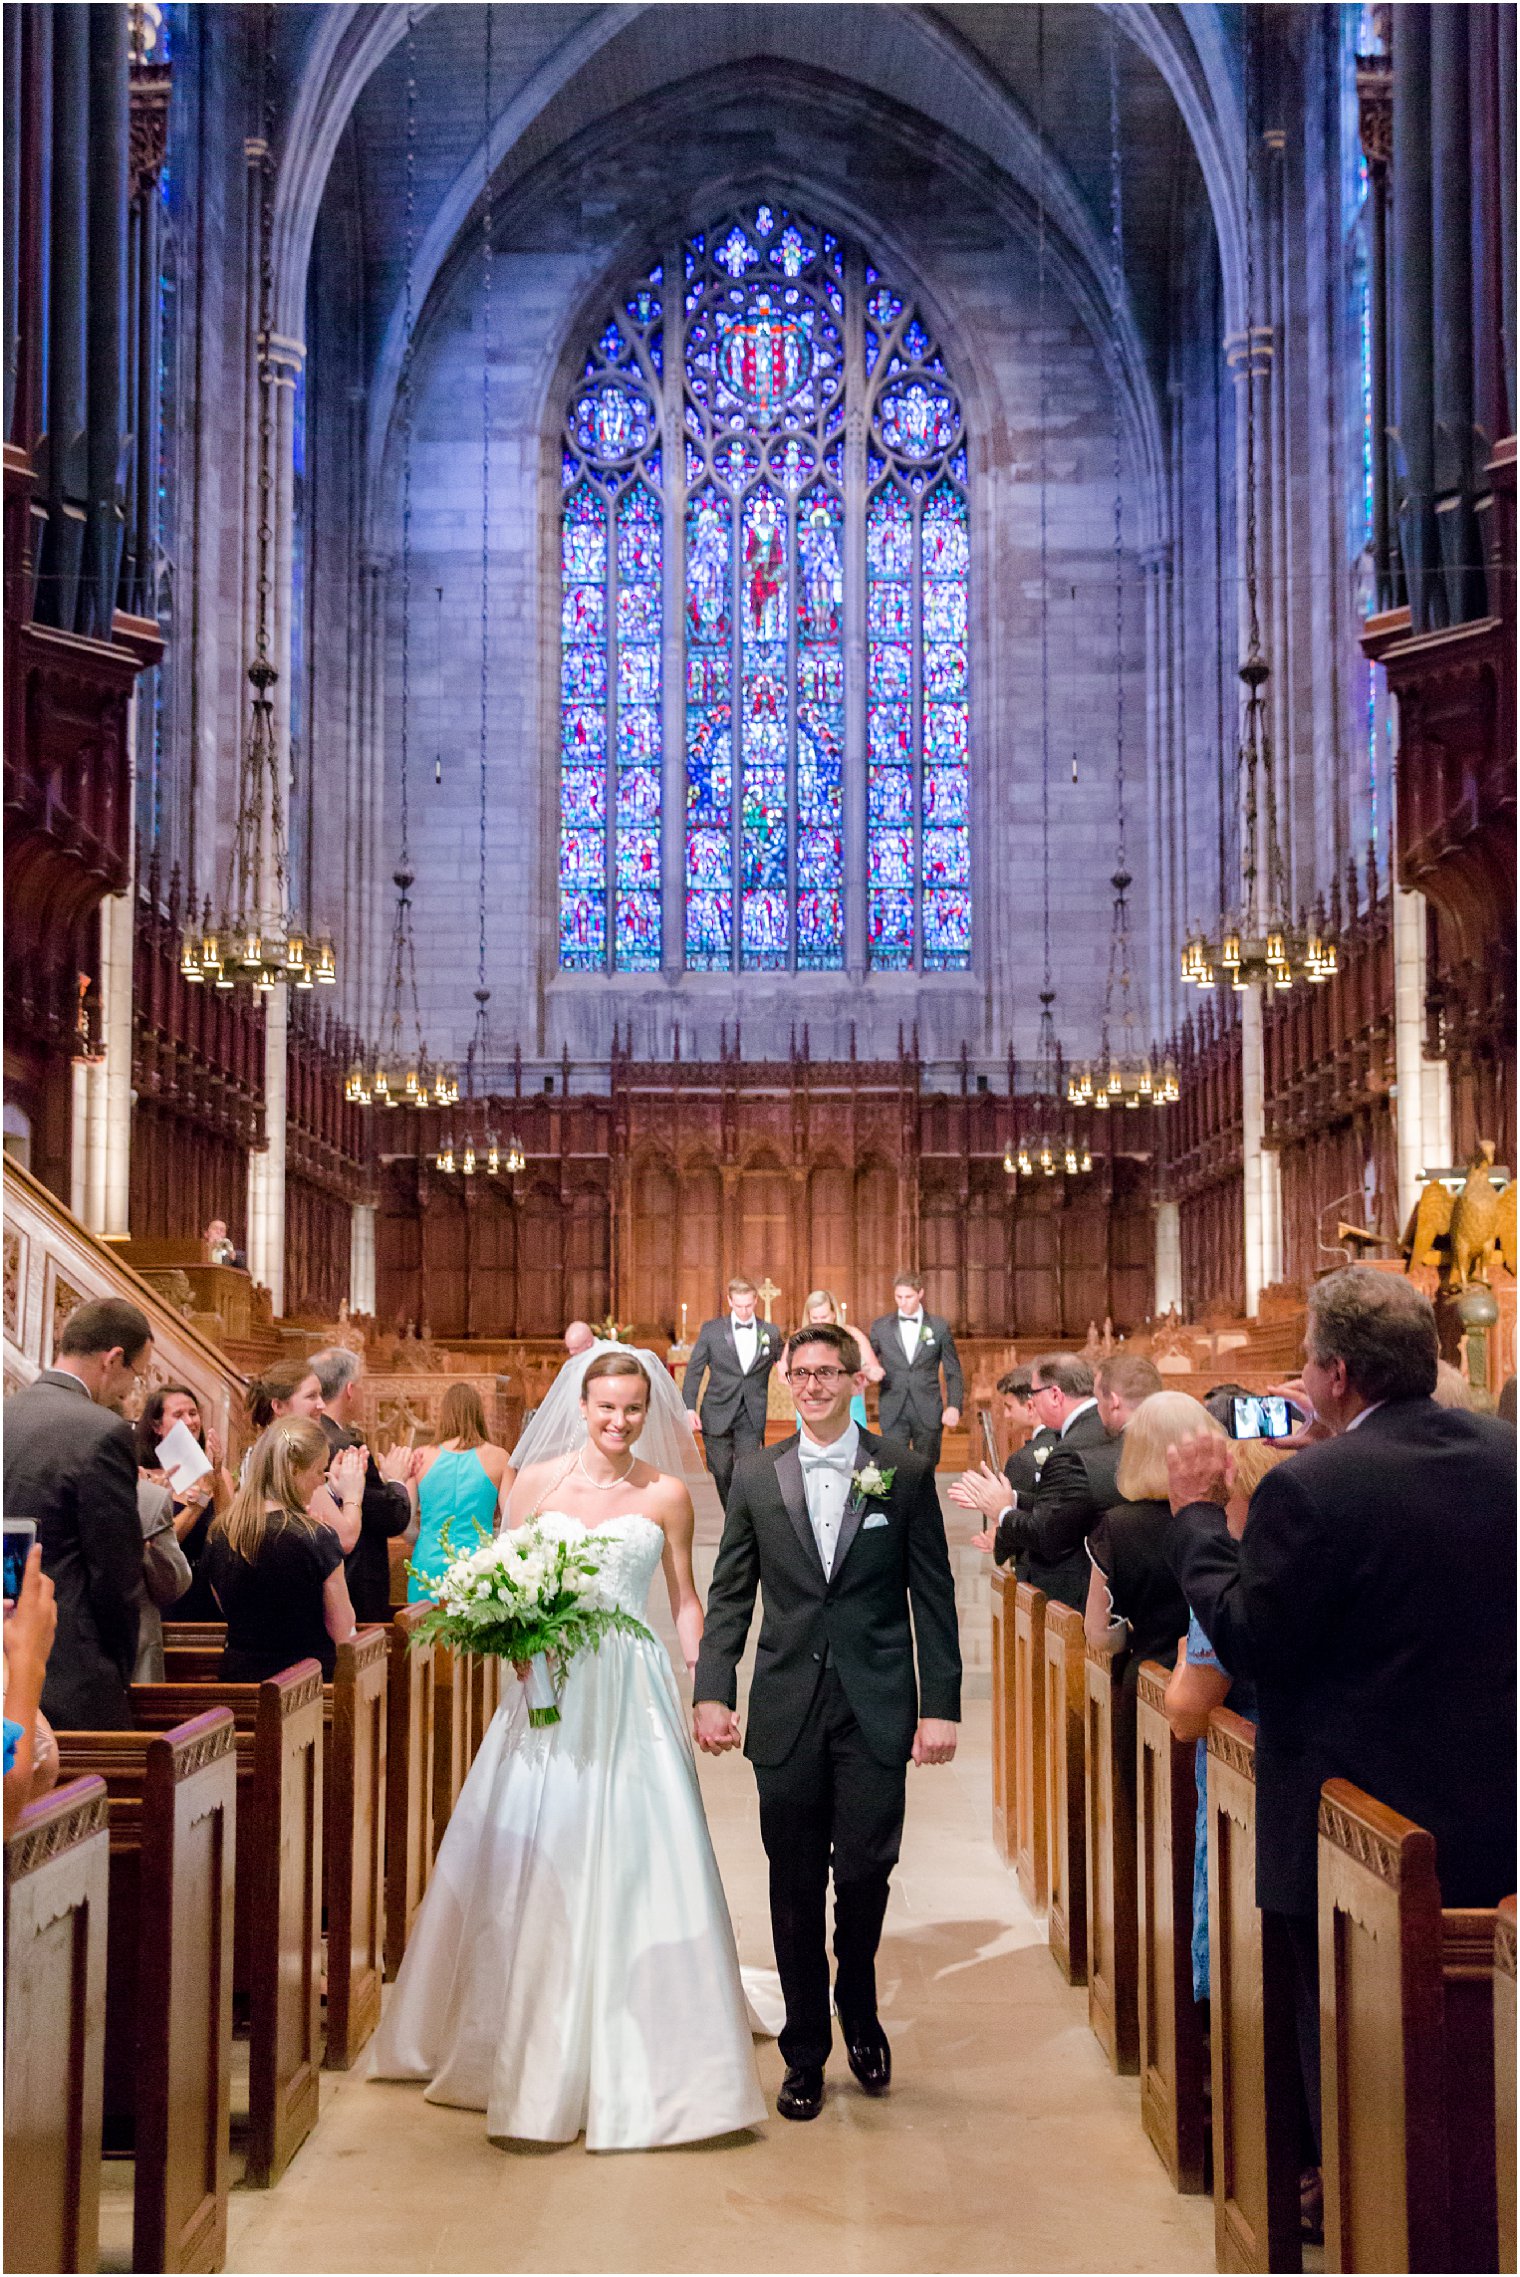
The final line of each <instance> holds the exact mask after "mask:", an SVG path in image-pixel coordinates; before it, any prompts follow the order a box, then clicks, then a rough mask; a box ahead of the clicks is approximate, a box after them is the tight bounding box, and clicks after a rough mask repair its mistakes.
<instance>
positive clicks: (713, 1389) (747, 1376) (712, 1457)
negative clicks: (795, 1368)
mask: <svg viewBox="0 0 1520 2277" xmlns="http://www.w3.org/2000/svg"><path fill="white" fill-rule="evenodd" d="M758 1303H759V1296H758V1293H757V1291H756V1288H755V1284H754V1282H753V1281H745V1280H733V1281H730V1282H729V1284H728V1311H727V1313H725V1314H723V1315H722V1316H721V1317H720V1318H719V1319H717V1320H705V1321H704V1322H703V1323H702V1326H701V1328H700V1329H699V1330H698V1332H697V1341H696V1343H695V1344H694V1345H693V1346H692V1348H691V1358H690V1359H689V1360H688V1361H687V1363H686V1378H685V1382H684V1383H683V1385H682V1387H681V1391H682V1397H683V1398H684V1399H685V1401H686V1405H687V1407H688V1409H689V1410H690V1413H691V1427H692V1429H693V1431H696V1432H699V1433H700V1434H701V1439H702V1448H703V1452H704V1454H705V1456H706V1458H707V1467H708V1469H709V1470H710V1471H711V1472H712V1475H713V1484H714V1485H715V1486H716V1488H717V1490H718V1499H719V1501H720V1502H721V1503H722V1504H723V1507H724V1509H725V1510H726V1509H727V1508H728V1489H729V1482H730V1480H731V1479H732V1478H733V1475H734V1464H735V1463H736V1462H737V1461H738V1459H739V1457H740V1456H741V1455H748V1454H750V1453H752V1452H753V1451H754V1449H755V1448H756V1447H763V1446H764V1445H765V1405H766V1400H767V1397H768V1395H769V1391H770V1380H771V1370H772V1368H773V1367H774V1366H775V1365H776V1362H777V1361H778V1360H779V1359H780V1357H781V1333H780V1330H779V1329H775V1328H773V1327H772V1326H771V1324H770V1322H769V1321H768V1320H758V1319H757V1318H756V1317H755V1312H756V1306H757V1305H758ZM704 1377H705V1378H706V1381H707V1389H706V1392H705V1394H704V1393H703V1389H702V1383H703V1378H704ZM699 1400H700V1403H701V1404H700V1407H699V1405H698V1402H699Z"/></svg>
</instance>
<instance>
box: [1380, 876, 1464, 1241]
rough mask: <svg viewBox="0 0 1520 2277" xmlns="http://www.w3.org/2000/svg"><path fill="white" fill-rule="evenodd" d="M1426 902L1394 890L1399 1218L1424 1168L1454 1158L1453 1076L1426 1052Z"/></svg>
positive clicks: (1413, 1197) (1409, 1204) (1406, 1209)
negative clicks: (1452, 1140) (1452, 1133)
mask: <svg viewBox="0 0 1520 2277" xmlns="http://www.w3.org/2000/svg"><path fill="white" fill-rule="evenodd" d="M1425 925H1426V903H1425V896H1424V895H1423V894H1422V893H1400V892H1399V891H1397V889H1395V892H1394V896H1393V1065H1394V1075H1395V1078H1396V1080H1397V1083H1398V1097H1397V1099H1396V1101H1395V1103H1394V1104H1395V1113H1394V1135H1395V1141H1396V1144H1397V1148H1398V1178H1399V1190H1398V1191H1399V1199H1398V1211H1399V1223H1400V1224H1401V1225H1402V1224H1405V1223H1406V1222H1407V1220H1408V1217H1409V1213H1410V1211H1411V1210H1412V1209H1413V1208H1414V1205H1415V1203H1416V1202H1417V1201H1418V1199H1419V1195H1420V1173H1421V1171H1423V1170H1432V1169H1444V1168H1445V1167H1446V1165H1447V1164H1449V1163H1450V1161H1451V1082H1450V1077H1449V1075H1448V1072H1447V1067H1446V1062H1445V1061H1444V1060H1429V1059H1427V1058H1426V1057H1425V987H1426V931H1425Z"/></svg>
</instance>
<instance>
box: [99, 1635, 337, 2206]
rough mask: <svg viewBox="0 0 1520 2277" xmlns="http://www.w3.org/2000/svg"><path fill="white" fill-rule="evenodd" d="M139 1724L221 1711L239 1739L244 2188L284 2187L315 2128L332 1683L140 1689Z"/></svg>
mask: <svg viewBox="0 0 1520 2277" xmlns="http://www.w3.org/2000/svg"><path fill="white" fill-rule="evenodd" d="M132 1706H133V1712H134V1714H135V1715H136V1717H137V1721H138V1724H139V1725H140V1726H142V1727H143V1728H145V1729H149V1730H155V1731H166V1730H169V1729H170V1728H172V1727H173V1726H174V1725H175V1724H178V1723H182V1722H183V1721H184V1720H185V1718H186V1717H188V1716H193V1715H198V1714H200V1713H201V1711H202V1710H203V1709H206V1708H211V1707H224V1708H230V1709H231V1711H232V1716H233V1721H234V1723H235V1724H236V1727H237V1767H238V1784H237V1888H236V1897H235V1902H234V1907H233V1993H234V1998H235V1999H236V2000H237V2001H238V2002H239V2004H240V2006H241V2007H242V2008H243V2010H244V2012H245V2013H246V2016H247V2019H248V2036H249V2049H248V2157H247V2167H246V2171H245V2175H244V2180H245V2181H246V2182H248V2183H250V2184H252V2185H253V2186H255V2187H258V2188H263V2187H266V2186H267V2185H268V2184H270V2183H272V2182H277V2181H278V2180H279V2178H280V2176H281V2175H282V2174H283V2173H284V2171H285V2169H286V2167H287V2166H288V2165H289V2164H290V2162H291V2160H292V2158H294V2156H295V2154H296V2152H297V2151H298V2150H299V2149H300V2147H301V2145H302V2143H303V2142H304V2141H305V2140H306V2137H307V2136H308V2135H309V2134H310V2133H311V2130H312V2128H313V2127H314V2126H315V2124H316V2118H317V2097H318V2088H319V2068H320V2050H321V2039H320V2012H319V2005H318V2004H319V1994H320V1987H319V1975H320V1970H321V1965H322V1912H321V1906H322V1885H321V1870H322V1671H321V1669H320V1668H319V1666H318V1665H317V1663H316V1661H314V1660H300V1661H297V1662H296V1664H295V1666H294V1667H293V1668H287V1669H284V1670H282V1672H281V1673H280V1674H279V1675H278V1676H273V1677H270V1678H269V1679H268V1681H267V1682H265V1683H263V1684H212V1685H207V1684H134V1685H133V1687H132Z"/></svg>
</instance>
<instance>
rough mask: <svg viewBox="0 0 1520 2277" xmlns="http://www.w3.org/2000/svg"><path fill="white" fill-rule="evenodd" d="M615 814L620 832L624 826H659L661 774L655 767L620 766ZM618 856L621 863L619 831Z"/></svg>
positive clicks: (630, 827) (629, 827)
mask: <svg viewBox="0 0 1520 2277" xmlns="http://www.w3.org/2000/svg"><path fill="white" fill-rule="evenodd" d="M617 818H618V830H619V833H621V832H622V831H623V830H624V829H625V828H627V829H634V828H654V829H657V828H658V825H659V820H660V776H659V770H658V769H657V768H655V767H640V766H627V767H619V769H618V776H617ZM618 859H619V864H620V865H621V861H622V838H621V835H620V836H619V839H618Z"/></svg>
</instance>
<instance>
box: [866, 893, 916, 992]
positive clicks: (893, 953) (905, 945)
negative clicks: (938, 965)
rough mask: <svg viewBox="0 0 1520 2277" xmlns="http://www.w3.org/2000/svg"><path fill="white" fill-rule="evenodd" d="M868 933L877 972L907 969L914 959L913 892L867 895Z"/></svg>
mask: <svg viewBox="0 0 1520 2277" xmlns="http://www.w3.org/2000/svg"><path fill="white" fill-rule="evenodd" d="M866 937H867V940H868V941H869V943H870V949H871V963H872V965H873V966H874V967H875V968H876V970H877V971H878V972H905V971H906V970H907V968H908V967H909V966H910V965H911V964H912V962H913V896H912V894H911V892H909V893H897V892H876V891H875V890H873V891H872V892H870V893H868V894H867V896H866Z"/></svg>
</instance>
